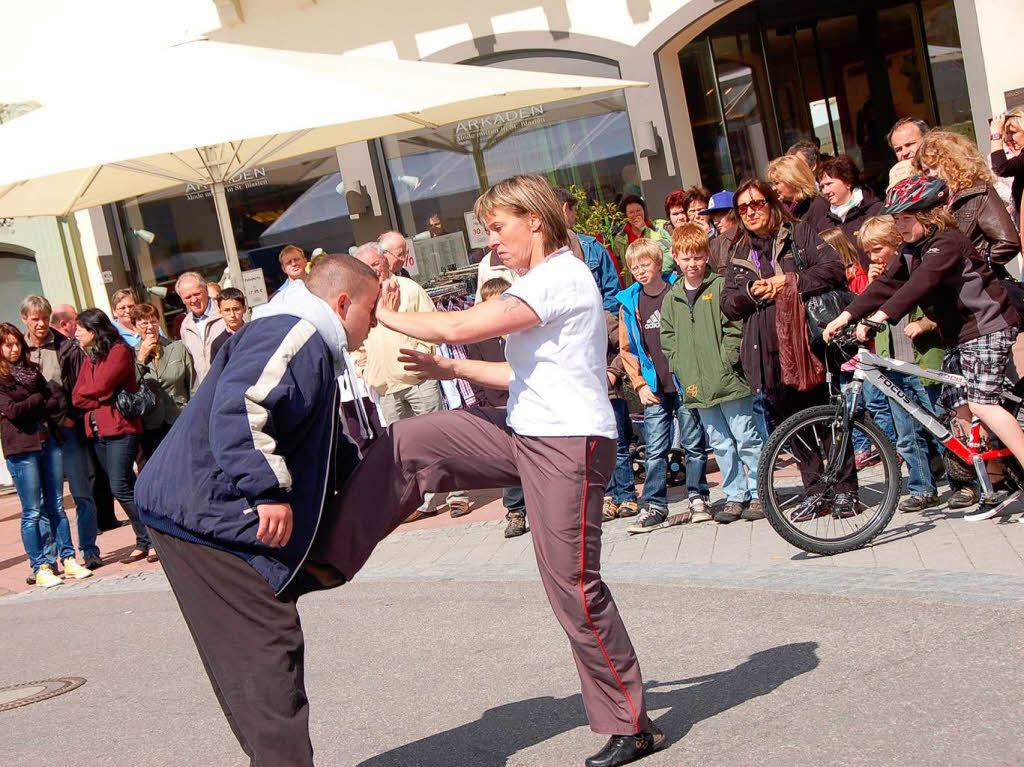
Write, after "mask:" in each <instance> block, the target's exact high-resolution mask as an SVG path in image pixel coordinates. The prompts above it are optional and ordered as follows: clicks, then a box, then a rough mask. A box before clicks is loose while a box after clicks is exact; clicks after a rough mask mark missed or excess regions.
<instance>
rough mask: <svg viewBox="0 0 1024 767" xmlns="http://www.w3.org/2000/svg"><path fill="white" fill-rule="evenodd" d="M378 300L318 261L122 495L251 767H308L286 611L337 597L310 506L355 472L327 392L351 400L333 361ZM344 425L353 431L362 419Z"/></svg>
mask: <svg viewBox="0 0 1024 767" xmlns="http://www.w3.org/2000/svg"><path fill="white" fill-rule="evenodd" d="M378 291H379V288H378V283H377V276H376V275H375V274H374V273H373V271H372V270H371V269H370V268H369V267H367V266H365V265H364V264H362V263H360V262H359V261H357V260H356V259H354V258H351V257H350V256H326V257H324V258H323V259H321V260H320V261H319V262H318V263H317V265H316V266H315V267H314V268H313V270H312V272H311V273H310V275H309V278H308V279H307V280H306V281H305V283H303V282H298V283H296V285H295V286H293V287H292V288H291V289H290V290H289V291H288V292H287V294H285V295H284V296H282V297H281V299H279V300H278V301H277V302H275V304H274V306H273V308H272V309H271V310H268V311H267V312H266V313H265V314H263V315H262V316H261V317H260V318H259V319H257V320H254V321H253V322H251V323H249V324H247V325H244V326H243V327H242V328H241V329H240V330H239V331H238V332H237V333H235V334H234V335H232V336H231V338H230V340H228V341H227V342H226V343H225V344H224V346H223V348H222V349H221V351H220V353H219V354H218V355H217V357H216V359H215V360H214V362H213V365H212V367H211V369H210V372H209V373H208V374H207V376H206V378H205V379H204V380H203V383H202V385H201V386H200V387H199V390H198V391H197V392H196V394H195V395H194V396H193V398H192V400H191V401H190V403H189V405H188V407H187V408H185V410H184V411H183V412H182V414H181V416H180V417H179V418H178V420H177V422H176V423H175V424H174V427H173V428H172V429H171V432H170V433H169V434H168V435H167V437H166V438H165V439H164V440H163V442H162V443H161V445H160V447H159V448H158V449H157V451H156V453H155V454H154V455H153V457H152V458H151V459H150V460H149V462H148V463H147V464H146V467H145V468H144V469H143V471H142V473H141V474H140V475H139V479H138V483H137V485H136V488H135V498H136V502H137V503H138V506H139V512H140V515H141V517H142V520H143V521H144V522H145V523H146V524H147V525H148V526H149V528H150V530H151V532H152V534H153V541H154V543H155V545H156V547H157V550H158V551H159V553H160V558H161V560H162V562H163V566H164V571H165V572H166V573H167V578H168V580H169V581H170V583H171V587H172V589H173V591H174V595H175V597H176V598H177V600H178V605H179V607H180V608H181V612H182V615H183V616H184V618H185V623H186V624H187V625H188V627H189V630H190V631H191V633H192V637H193V639H194V640H195V643H196V647H197V649H198V650H199V655H200V658H201V659H202V661H203V665H204V666H205V668H206V672H207V674H208V676H209V677H210V681H211V683H212V684H213V688H214V692H215V693H216V694H217V698H218V700H219V701H220V704H221V708H222V709H223V710H224V714H225V716H226V717H227V719H228V723H229V724H230V725H231V729H232V731H233V732H234V734H235V737H236V738H238V741H239V743H240V744H241V746H242V749H243V750H244V751H245V753H246V754H247V755H248V756H249V758H250V760H251V762H252V764H253V765H267V766H269V765H289V767H306V766H307V765H308V766H309V767H312V764H313V749H312V746H311V744H310V740H309V724H308V722H309V710H308V702H307V699H306V692H305V686H304V683H303V649H304V643H303V635H302V628H301V626H300V624H299V615H298V611H297V610H296V606H295V603H296V600H297V599H298V597H299V596H300V595H301V594H303V593H306V592H307V591H309V590H311V589H314V588H323V587H329V586H334V585H339V584H340V583H341V582H342V581H343V578H342V577H340V575H338V574H337V572H336V571H332V570H330V568H327V567H325V566H318V565H316V564H313V563H309V562H307V557H308V555H309V551H310V549H311V548H312V546H313V540H314V538H315V537H316V534H317V530H318V528H319V527H320V523H321V519H322V516H323V514H324V507H325V505H327V504H328V503H329V502H330V501H331V499H332V498H333V497H334V495H336V494H337V493H338V491H339V489H340V488H341V487H342V486H343V485H344V482H345V480H346V479H347V477H348V475H349V473H350V472H351V471H352V469H354V468H355V465H356V464H357V463H358V461H359V454H358V451H357V450H356V448H355V445H354V444H353V443H352V442H351V440H349V439H348V435H346V434H345V433H344V427H343V424H342V422H341V421H340V419H339V405H338V379H339V377H344V378H348V379H349V384H350V385H351V387H352V388H353V389H354V375H355V374H354V371H353V370H352V366H351V362H350V360H349V358H348V353H347V350H348V349H349V348H352V349H355V348H358V347H359V346H360V345H361V344H362V343H363V340H364V339H365V338H366V334H367V332H368V331H369V329H370V327H371V326H372V325H373V324H374V320H373V317H374V306H375V303H376V301H377V294H378ZM359 420H360V426H361V428H364V429H365V428H366V427H367V426H368V421H367V420H366V416H365V413H361V418H360V419H359ZM367 433H368V432H367ZM314 573H315V574H316V575H315V576H314ZM332 575H334V576H335V577H333V578H332V577H330V576H332Z"/></svg>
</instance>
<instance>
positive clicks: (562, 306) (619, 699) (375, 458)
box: [314, 176, 664, 767]
mask: <svg viewBox="0 0 1024 767" xmlns="http://www.w3.org/2000/svg"><path fill="white" fill-rule="evenodd" d="M475 212H476V215H477V218H478V219H479V220H480V221H482V222H486V226H487V230H488V233H489V243H488V244H489V247H490V248H491V249H492V251H493V253H494V254H495V255H496V256H497V258H499V259H500V260H501V262H502V263H503V264H504V265H505V266H507V267H509V268H510V269H512V270H514V271H515V272H516V273H518V274H519V275H520V278H519V280H518V281H517V282H516V283H515V284H514V285H513V286H512V287H511V288H510V289H509V290H507V291H506V292H505V293H504V295H503V296H502V299H501V300H500V301H487V302H483V303H480V304H476V305H475V306H473V307H472V308H470V309H467V310H465V311H461V312H429V313H401V314H400V313H398V312H396V311H393V310H391V309H388V308H387V307H388V306H390V305H393V303H394V301H393V295H392V290H391V289H390V288H389V287H388V286H385V288H384V291H383V294H382V298H381V302H380V305H379V306H378V310H377V321H378V322H380V323H381V324H383V325H386V326H387V327H390V328H392V329H393V330H396V331H398V332H399V333H404V334H406V335H409V336H412V337H414V338H420V339H422V340H424V341H427V342H430V343H435V344H440V343H452V344H463V343H472V342H475V341H482V340H484V339H487V338H494V337H495V336H499V335H504V336H507V342H506V347H505V356H506V359H507V361H506V362H484V361H480V360H452V359H446V358H444V357H440V356H437V355H430V354H423V353H420V352H416V351H405V352H404V356H403V357H402V358H401V359H402V361H403V362H404V363H405V364H406V367H407V368H408V369H409V370H411V371H414V372H415V373H417V374H418V375H421V376H424V377H426V378H436V379H441V380H443V379H451V378H463V379H468V380H471V381H474V382H477V383H479V384H481V385H483V386H487V387H491V388H495V389H497V388H508V390H509V399H508V411H507V419H506V411H505V410H498V409H496V408H471V409H469V410H453V411H447V412H441V413H430V414H427V415H423V416H419V417H416V418H410V419H407V420H404V421H400V422H398V423H396V424H394V425H392V426H390V427H388V429H387V431H386V433H385V435H384V437H382V438H381V439H380V440H379V441H378V442H377V443H376V444H374V445H373V446H372V447H371V448H370V450H369V451H367V453H366V455H365V457H364V459H363V461H362V463H361V464H360V466H359V468H358V469H357V470H356V471H355V473H354V474H353V475H352V478H351V479H350V480H349V482H348V483H347V484H346V491H345V496H344V499H343V500H342V503H341V509H340V512H339V513H337V514H332V515H330V519H328V520H325V525H326V526H327V529H326V530H325V531H324V535H323V537H322V541H323V543H321V544H320V545H318V546H317V548H316V550H315V551H314V559H315V560H319V561H321V562H327V563H330V564H332V565H334V566H335V567H337V569H339V570H341V571H342V572H343V573H344V575H345V576H346V577H347V578H351V577H352V576H353V575H355V572H356V571H358V569H359V567H361V566H362V564H363V562H365V561H366V558H367V557H369V555H370V553H371V552H372V550H373V547H374V546H375V545H376V544H377V542H378V541H379V540H381V539H382V538H384V537H385V536H386V535H387V534H388V533H390V532H391V531H392V530H393V529H395V527H397V525H398V524H399V523H400V522H401V521H402V520H403V519H404V518H405V516H406V515H407V514H408V513H409V512H410V511H412V510H413V509H415V508H417V507H418V506H419V504H420V503H421V502H422V499H423V496H424V494H425V493H428V492H440V491H445V490H455V489H466V490H468V489H484V488H490V487H502V486H515V485H519V484H521V485H522V487H523V492H524V495H525V499H526V507H527V509H528V512H529V519H530V525H531V528H532V531H533V544H534V550H535V552H536V556H537V564H538V566H539V568H540V574H541V579H542V581H543V583H544V588H545V590H546V592H547V595H548V599H549V600H550V602H551V607H552V609H553V610H554V612H555V615H556V616H557V618H558V620H559V622H560V623H561V625H562V628H563V629H564V630H565V632H566V634H567V635H568V637H569V642H570V644H571V645H572V649H573V654H574V655H575V657H576V665H577V669H578V670H579V673H580V679H581V683H582V690H583V702H584V705H585V707H586V711H587V716H588V718H589V720H590V726H591V729H593V730H594V731H595V732H598V733H603V734H606V735H610V736H611V737H610V738H609V740H608V742H607V744H606V745H605V747H604V748H603V749H602V750H601V751H600V752H599V753H597V754H595V755H594V756H592V757H591V758H590V759H588V760H587V762H586V763H587V765H590V766H591V767H610V766H611V765H620V764H626V763H627V762H631V761H634V760H635V759H638V758H640V757H642V756H644V755H646V754H648V753H650V752H652V751H653V750H655V749H656V748H658V747H659V746H661V745H662V744H663V742H664V736H663V735H662V734H661V733H660V732H659V731H658V730H657V728H656V727H655V726H654V725H653V724H652V723H651V721H650V720H649V719H648V717H647V712H646V709H645V707H644V695H643V680H642V678H641V675H640V667H639V664H638V662H637V659H636V655H635V653H634V651H633V646H632V644H631V643H630V639H629V635H628V634H627V632H626V629H625V626H624V625H623V624H622V620H621V619H620V617H619V613H618V610H617V609H616V607H615V602H614V601H613V600H612V596H611V593H610V592H609V590H608V587H607V586H606V585H605V584H604V582H603V581H602V580H601V575H600V560H601V504H602V501H603V498H604V489H605V485H606V484H607V482H608V479H609V478H610V476H611V473H612V471H613V469H614V466H615V437H616V427H615V417H614V414H613V413H612V408H611V404H610V403H609V401H608V382H607V374H606V357H605V354H606V349H607V329H606V324H605V319H604V312H603V310H602V306H601V295H600V293H599V292H598V290H597V286H596V285H595V284H594V279H593V277H592V276H591V274H590V270H589V269H588V268H587V266H586V264H584V263H583V262H582V261H580V260H579V259H578V258H576V257H575V256H574V255H573V254H572V251H570V249H569V240H568V235H567V232H566V228H565V219H564V218H563V215H562V210H561V207H560V206H559V204H558V202H557V200H556V199H555V196H554V194H553V193H552V191H551V187H550V186H549V185H548V183H547V181H545V180H544V178H543V177H541V176H515V177H513V178H510V179H507V180H505V181H502V182H500V183H498V184H496V185H494V186H493V187H491V188H490V189H489V190H487V192H486V193H484V194H483V195H482V196H481V197H480V199H478V200H477V203H476V207H475ZM369 498H372V499H373V504H372V507H373V508H372V509H367V499H369Z"/></svg>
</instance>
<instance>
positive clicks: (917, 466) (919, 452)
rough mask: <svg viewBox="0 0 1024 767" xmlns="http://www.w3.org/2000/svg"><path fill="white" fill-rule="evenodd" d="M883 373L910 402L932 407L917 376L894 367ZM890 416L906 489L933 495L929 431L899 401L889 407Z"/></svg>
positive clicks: (934, 491) (934, 490)
mask: <svg viewBox="0 0 1024 767" xmlns="http://www.w3.org/2000/svg"><path fill="white" fill-rule="evenodd" d="M885 376H886V378H888V379H889V380H890V381H892V382H893V383H894V384H896V385H897V386H898V387H900V389H901V390H902V391H903V393H904V394H906V395H907V396H908V397H909V398H910V400H911V402H914V403H915V404H917V405H919V406H921V407H922V408H924V409H925V410H928V411H930V410H931V401H930V400H929V399H928V395H927V394H926V393H925V390H924V386H923V385H922V384H921V379H920V378H918V377H917V376H911V375H905V374H904V373H898V372H896V371H895V370H887V371H885ZM892 419H893V423H894V425H895V427H896V452H898V453H899V454H900V455H901V456H902V457H903V460H904V461H906V462H907V492H909V493H910V494H911V495H935V494H936V489H935V480H934V479H933V478H932V469H931V464H930V463H929V460H928V432H927V431H925V429H924V427H923V426H921V424H919V423H918V422H917V421H916V420H914V418H913V417H912V416H911V415H910V413H908V412H907V411H906V410H904V409H903V408H901V407H900V406H899V405H896V406H894V407H893V408H892Z"/></svg>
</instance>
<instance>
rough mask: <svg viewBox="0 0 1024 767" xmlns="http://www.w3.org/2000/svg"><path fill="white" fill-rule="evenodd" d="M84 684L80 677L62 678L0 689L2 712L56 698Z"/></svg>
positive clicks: (0, 709) (0, 707)
mask: <svg viewBox="0 0 1024 767" xmlns="http://www.w3.org/2000/svg"><path fill="white" fill-rule="evenodd" d="M83 684H85V680H84V679H83V678H82V677H80V676H62V677H58V678H56V679H42V680H40V681H38V682H24V683H22V684H12V685H11V686H9V687H0V711H10V710H11V709H12V708H20V707H21V706H28V705H29V704H31V703H38V702H39V701H41V700H47V699H48V698H56V697H57V696H58V695H63V694H64V693H66V692H71V691H72V690H76V689H78V688H79V687H81V686H82V685H83Z"/></svg>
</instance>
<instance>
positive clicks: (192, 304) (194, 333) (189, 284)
mask: <svg viewBox="0 0 1024 767" xmlns="http://www.w3.org/2000/svg"><path fill="white" fill-rule="evenodd" d="M174 292H175V293H177V294H178V298H180V299H181V302H182V303H183V304H185V319H184V320H183V321H182V323H181V331H180V333H181V342H182V343H183V344H185V348H186V349H187V350H188V353H189V354H190V355H192V365H193V367H194V368H195V371H196V375H195V379H194V380H193V382H192V391H193V392H194V391H195V390H196V389H198V388H199V384H200V383H202V380H203V378H204V377H205V376H206V374H207V373H208V372H209V370H210V362H211V360H210V347H211V346H212V345H213V342H214V341H215V340H216V339H217V337H218V336H219V335H221V334H222V333H224V332H226V331H227V326H225V324H224V320H223V319H221V316H220V312H219V311H217V305H216V303H215V302H213V301H211V300H210V294H209V293H208V292H207V291H206V280H204V279H203V277H202V275H201V274H198V273H197V272H185V273H184V274H182V275H181V276H180V277H178V281H177V282H175V283H174Z"/></svg>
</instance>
